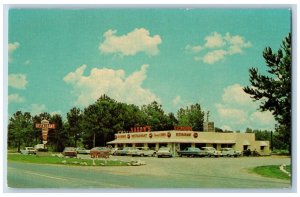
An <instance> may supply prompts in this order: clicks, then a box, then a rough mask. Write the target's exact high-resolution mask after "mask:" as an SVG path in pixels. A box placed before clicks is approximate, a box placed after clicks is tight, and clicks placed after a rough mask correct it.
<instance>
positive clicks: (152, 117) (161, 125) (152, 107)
mask: <svg viewBox="0 0 300 197" xmlns="http://www.w3.org/2000/svg"><path fill="white" fill-rule="evenodd" d="M141 110H142V112H143V113H144V114H145V117H146V125H149V126H151V129H152V130H153V131H162V130H167V129H168V119H169V117H168V115H166V114H165V112H164V110H163V109H162V105H160V104H158V102H156V101H153V102H152V103H150V104H148V105H143V106H142V109H141Z"/></svg>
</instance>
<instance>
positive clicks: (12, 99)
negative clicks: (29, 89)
mask: <svg viewBox="0 0 300 197" xmlns="http://www.w3.org/2000/svg"><path fill="white" fill-rule="evenodd" d="M24 101H25V99H24V98H23V97H21V96H20V95H19V94H10V95H8V103H23V102H24Z"/></svg>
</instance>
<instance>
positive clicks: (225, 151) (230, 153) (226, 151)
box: [221, 148, 242, 157]
mask: <svg viewBox="0 0 300 197" xmlns="http://www.w3.org/2000/svg"><path fill="white" fill-rule="evenodd" d="M241 154H242V153H241V151H236V150H234V149H233V148H221V156H223V157H224V156H227V157H238V156H241Z"/></svg>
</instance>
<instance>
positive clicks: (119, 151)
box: [114, 147, 133, 156]
mask: <svg viewBox="0 0 300 197" xmlns="http://www.w3.org/2000/svg"><path fill="white" fill-rule="evenodd" d="M132 149H133V148H132V147H124V148H123V149H120V150H116V151H115V152H114V155H120V156H124V155H127V153H128V152H129V151H130V150H132Z"/></svg>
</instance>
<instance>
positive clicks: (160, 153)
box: [156, 147, 172, 158]
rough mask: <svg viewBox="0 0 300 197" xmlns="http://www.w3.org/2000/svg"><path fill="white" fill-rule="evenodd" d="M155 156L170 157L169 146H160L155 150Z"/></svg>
mask: <svg viewBox="0 0 300 197" xmlns="http://www.w3.org/2000/svg"><path fill="white" fill-rule="evenodd" d="M156 155H157V157H158V158H159V157H172V152H171V148H169V147H161V148H159V149H158V151H157V152H156Z"/></svg>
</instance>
